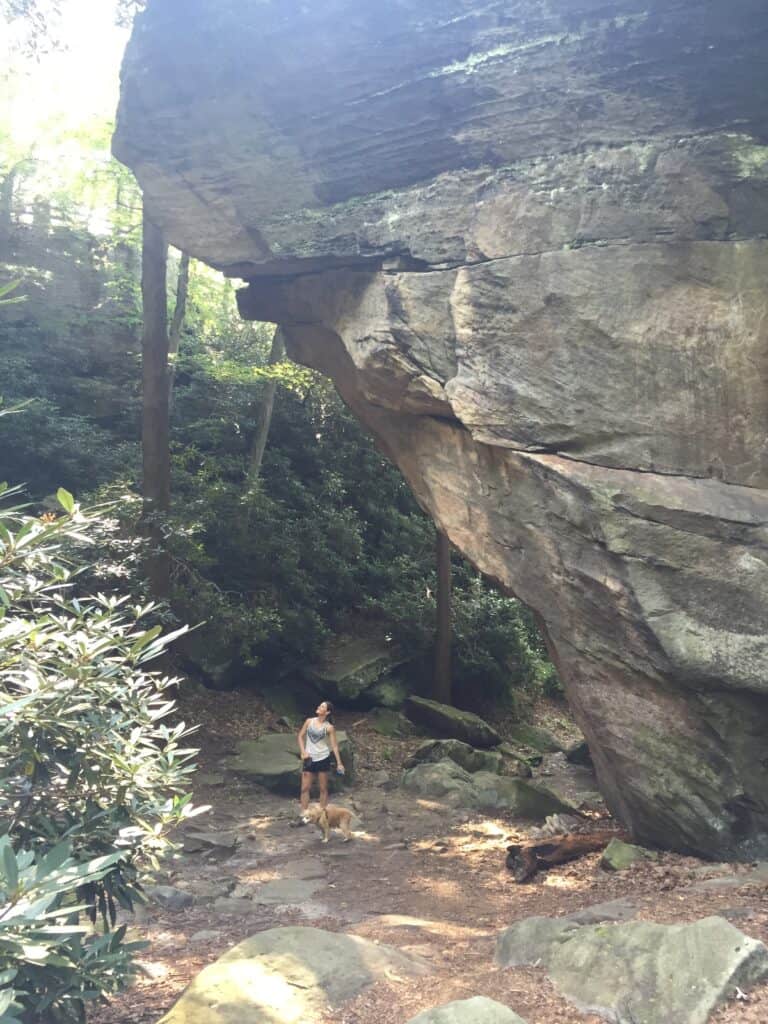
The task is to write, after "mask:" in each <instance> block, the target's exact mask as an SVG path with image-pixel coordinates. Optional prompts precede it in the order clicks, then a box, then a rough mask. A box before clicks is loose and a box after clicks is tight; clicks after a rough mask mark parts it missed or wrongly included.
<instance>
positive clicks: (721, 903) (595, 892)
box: [89, 695, 768, 1024]
mask: <svg viewBox="0 0 768 1024" xmlns="http://www.w3.org/2000/svg"><path fill="white" fill-rule="evenodd" d="M244 699H245V698H243V697H240V698H239V701H240V703H241V704H242V702H243V700H244ZM236 701H237V697H236V695H223V696H222V695H218V696H217V698H216V712H215V714H217V715H218V716H219V718H218V720H217V719H216V718H215V717H214V718H211V715H212V713H213V709H212V708H207V709H206V710H205V715H206V716H207V717H204V718H203V719H202V720H205V721H207V723H208V724H207V725H206V728H205V731H204V733H202V734H201V736H200V741H201V746H202V751H201V766H202V769H203V773H202V777H201V779H200V781H199V782H198V785H196V786H195V787H194V788H195V800H196V802H198V803H210V804H211V805H212V811H211V812H210V813H209V814H208V815H206V816H204V817H202V818H199V819H196V821H195V826H196V827H197V828H198V829H199V830H201V831H206V832H209V831H210V832H214V833H218V834H219V835H220V836H221V835H223V836H224V838H225V840H226V841H228V842H231V841H234V846H233V847H232V848H230V849H227V848H226V847H224V848H213V849H203V850H200V851H198V852H196V853H187V854H184V855H183V856H182V857H181V858H180V859H179V860H178V861H177V862H176V863H175V864H174V865H173V868H172V870H171V871H170V872H169V873H168V875H167V876H166V877H165V878H164V879H162V881H164V882H168V883H169V884H171V885H173V886H175V887H177V888H178V889H181V890H186V891H187V892H189V893H192V894H194V896H195V903H194V905H192V906H191V907H188V908H186V909H183V910H178V911H175V912H171V911H169V910H164V909H161V908H160V907H158V906H156V905H154V904H153V905H150V906H149V907H148V908H146V909H142V911H141V912H140V913H139V914H138V915H137V920H136V922H135V931H136V932H137V933H138V934H140V935H141V937H144V938H147V939H148V940H149V941H150V943H151V945H150V948H149V949H148V950H147V951H146V953H145V954H143V956H142V961H143V964H144V967H145V970H146V972H147V974H146V977H144V978H141V979H140V980H139V981H138V982H137V983H136V984H135V985H134V986H133V988H132V989H131V990H130V991H129V992H127V993H125V994H124V995H123V996H121V997H120V998H118V999H116V1000H115V1001H114V1002H113V1003H112V1004H111V1005H110V1006H108V1007H103V1008H99V1009H97V1010H94V1011H93V1012H92V1013H91V1014H90V1015H89V1022H90V1024H129V1022H130V1024H147V1022H154V1021H157V1020H158V1019H159V1018H160V1017H161V1016H162V1014H163V1013H164V1012H165V1011H166V1010H168V1009H169V1008H170V1007H171V1006H172V1005H173V1003H174V1002H175V1001H176V999H177V998H178V996H179V995H180V994H181V992H182V990H183V989H184V987H185V986H186V984H187V983H188V982H189V981H190V980H191V979H192V978H193V977H194V975H195V974H196V973H197V972H198V971H200V970H201V969H202V968H203V967H204V966H206V964H208V963H210V962H211V961H213V960H214V959H216V957H218V956H219V955H220V954H221V953H223V952H224V951H225V950H226V949H228V948H229V947H230V946H232V945H233V944H234V943H236V942H239V941H240V940H242V939H244V938H246V937H247V936H248V935H251V934H253V933H255V932H257V931H261V930H263V929H266V928H271V927H275V926H278V925H285V924H305V925H313V926H316V927H320V928H326V929H329V930H334V931H338V930H341V931H347V932H350V933H354V934H358V935H362V936H364V937H366V938H369V939H375V940H379V941H381V942H386V943H389V944H391V945H394V946H398V947H400V948H402V949H404V950H407V951H411V952H413V953H418V954H420V955H421V956H423V957H425V958H427V959H428V960H429V961H430V962H431V963H432V964H433V965H434V968H435V971H434V975H433V976H431V977H428V978H420V979H399V978H392V979H391V980H389V981H387V982H386V983H384V982H380V983H378V984H377V985H375V986H373V987H372V988H369V989H367V990H366V991H365V992H363V993H362V994H361V995H360V996H359V997H358V998H357V999H356V1000H354V1001H353V1002H351V1003H349V1004H347V1005H346V1006H344V1007H343V1008H342V1009H341V1010H336V1011H334V1012H333V1013H329V1014H328V1016H327V1017H326V1018H322V1019H321V1021H318V1022H317V1024H330V1022H331V1021H333V1022H334V1024H404V1022H405V1021H407V1020H408V1019H409V1018H410V1017H411V1016H413V1015H415V1014H416V1013H418V1012H420V1011H421V1010H423V1009H426V1008H427V1007H430V1006H434V1005H438V1004H440V1003H442V1002H447V1001H449V1000H451V999H458V998H467V997H469V996H471V995H487V996H490V997H492V998H496V999H498V1000H499V1001H500V1002H502V1003H506V1004H507V1005H509V1006H510V1007H511V1008H512V1009H514V1010H515V1011H516V1012H517V1013H519V1014H520V1015H521V1016H522V1017H523V1018H524V1019H525V1020H526V1021H527V1022H528V1024H577V1022H579V1024H598V1021H599V1018H598V1017H595V1016H589V1015H584V1014H581V1013H579V1012H578V1011H577V1010H575V1009H574V1008H573V1007H572V1006H570V1005H569V1004H568V1003H567V1002H565V1000H563V999H561V998H560V997H559V996H558V995H557V994H556V992H555V991H554V989H553V988H552V986H551V985H550V983H549V982H548V981H547V979H546V976H545V974H544V972H543V971H541V970H537V969H533V968H517V969H510V970H504V971H502V970H500V969H498V968H497V967H496V966H495V965H494V962H493V950H494V943H495V939H496V936H497V934H498V932H499V931H500V930H501V929H502V928H504V927H506V926H507V925H509V924H510V923H511V922H512V921H514V920H517V919H519V918H523V917H528V916H531V915H535V914H539V915H546V916H560V915H564V914H569V913H571V912H573V911H576V910H580V909H582V908H584V907H587V906H590V905H592V904H595V903H601V902H604V901H607V900H611V899H616V898H618V897H631V899H632V900H633V902H634V903H635V904H636V905H637V907H638V908H639V913H638V916H639V917H640V918H644V919H647V920H653V921H658V922H663V923H673V922H682V921H692V920H696V919H697V918H700V917H704V916H707V915H709V914H715V913H719V914H724V916H727V917H729V918H730V919H731V920H732V921H733V922H734V924H736V925H737V927H740V928H741V929H742V930H743V931H745V932H746V933H747V934H749V935H752V936H754V937H755V938H759V939H761V940H763V941H764V942H765V941H768V892H767V891H766V886H765V885H764V884H763V885H762V886H759V885H749V886H746V887H741V888H738V887H736V884H735V883H734V884H733V885H726V886H723V887H722V888H712V889H709V890H702V889H701V888H698V886H700V885H701V882H702V880H703V879H704V877H705V876H706V875H707V874H710V873H711V874H716V873H719V874H723V869H722V868H721V869H720V870H719V871H718V872H716V871H714V870H711V866H708V865H704V864H703V863H702V862H700V861H698V860H695V859H693V858H685V857H680V856H677V855H673V854H662V855H661V856H660V858H659V860H658V861H657V862H655V863H646V864H642V865H640V866H638V867H636V868H634V869H632V870H630V871H625V872H620V873H616V874H608V873H606V872H604V871H602V870H600V869H599V867H598V860H599V855H598V854H593V855H590V856H587V857H584V858H583V859H581V860H580V861H578V862H575V863H572V864H567V865H563V866H561V867H558V868H554V869H552V870H550V871H549V872H547V873H546V874H544V875H540V876H539V877H538V878H537V879H536V880H535V881H534V882H532V883H530V884H528V885H523V886H518V885H515V884H514V882H513V881H512V879H511V876H510V875H509V873H508V872H507V871H506V869H505V866H504V853H505V846H506V840H507V837H508V836H510V835H516V836H520V837H523V836H525V835H526V834H527V833H528V832H529V827H528V826H526V825H525V824H524V823H521V822H515V821H511V820H504V819H502V818H489V817H488V816H486V815H483V814H480V813H470V812H466V811H454V810H450V809H447V808H445V807H443V806H441V805H439V804H436V803H431V802H429V801H425V800H414V799H413V798H411V797H409V796H406V795H405V794H403V793H402V792H401V791H400V790H398V789H397V788H396V780H397V778H398V777H399V766H400V764H401V762H402V760H403V758H404V757H405V756H406V754H407V752H408V751H409V750H410V749H411V748H412V747H413V746H414V742H413V741H397V740H382V739H381V738H380V737H377V736H375V734H373V733H372V732H371V731H370V729H369V728H368V726H367V723H366V722H365V721H364V719H363V721H360V719H361V718H362V717H363V716H359V715H358V716H354V715H352V716H346V720H345V721H343V722H341V723H340V725H342V726H343V727H344V728H346V729H347V731H348V732H349V733H350V734H351V736H352V738H353V741H354V742H355V745H356V747H357V750H358V759H359V760H361V761H364V764H362V765H361V767H360V770H359V781H358V782H357V783H356V785H355V786H354V787H353V788H352V789H351V790H350V791H349V792H348V793H347V794H346V795H345V797H344V798H343V799H342V800H341V801H340V802H343V803H346V804H347V805H348V806H351V807H354V808H355V809H356V811H357V812H358V813H359V816H360V823H359V825H358V829H357V833H356V837H355V839H354V841H352V842H350V843H348V844H345V843H343V842H342V838H341V835H340V834H339V833H333V834H332V836H331V841H330V843H328V844H327V845H324V844H322V843H321V841H320V839H321V835H320V833H319V832H318V831H317V830H316V829H315V828H314V827H312V826H305V827H302V828H291V827H289V823H290V822H291V821H292V820H294V818H295V815H296V805H295V804H294V803H292V802H291V801H286V800H283V799H279V798H277V797H275V796H272V795H270V794H268V793H265V792H264V791H263V790H261V789H259V788H258V787H256V786H253V785H251V784H250V783H247V782H245V781H242V780H239V779H237V778H235V777H233V776H232V775H230V774H226V775H224V774H223V773H222V772H221V766H222V763H223V760H224V758H225V757H226V756H227V755H228V754H229V753H230V752H231V750H232V742H233V740H236V739H237V738H239V737H238V736H234V735H233V733H232V731H231V724H226V723H231V721H232V720H236V721H238V722H239V731H240V732H241V733H243V732H246V731H247V732H248V734H249V735H254V730H256V729H258V731H263V730H264V727H265V725H269V721H268V718H266V719H265V717H264V716H263V713H262V712H261V711H260V710H259V709H256V710H255V711H254V716H255V717H254V719H253V720H252V721H251V722H250V723H249V722H248V721H247V720H245V719H244V718H243V716H242V714H241V715H240V716H239V717H237V716H231V715H230V713H229V712H230V711H232V710H234V708H235V706H236V703H235V702H236ZM194 710H195V709H193V711H194ZM197 710H198V711H199V710H201V709H197ZM355 723H358V724H355ZM360 751H365V755H364V756H363V757H362V758H361V757H360ZM384 765H386V767H385V768H384V767H383V766H384ZM384 772H386V774H387V775H388V777H389V778H388V781H386V782H384ZM211 773H219V774H220V775H222V776H223V777H222V778H220V779H216V778H215V777H214V778H213V779H211V778H210V776H211ZM574 777H575V778H576V781H577V783H583V778H582V779H580V778H579V777H578V773H576V775H575V776H574ZM545 781H546V780H545ZM560 781H562V780H560ZM374 782H375V783H376V784H375V785H374V784H372V783H374ZM211 783H213V784H211ZM227 837H229V839H228V838H227ZM736 881H738V880H736ZM265 883H274V884H272V885H271V886H267V887H266V888H264V885H265ZM257 893H258V898H259V902H256V901H255V900H254V898H253V897H254V896H255V895H256V894H257ZM263 900H267V901H269V900H274V902H262V901H263ZM712 1020H713V1022H715V1021H716V1022H717V1024H735V1022H740V1024H758V1022H760V1024H765V1022H766V1021H768V986H766V987H764V988H763V989H760V990H755V991H754V992H753V993H752V994H751V996H750V998H749V1000H748V1001H746V1002H745V1001H739V1002H735V1003H733V1004H730V1005H728V1006H726V1007H724V1008H723V1009H722V1010H720V1011H719V1012H718V1013H717V1014H716V1015H715V1016H714V1017H713V1018H712ZM308 1024H310V1022H308ZM670 1024H672V1022H670Z"/></svg>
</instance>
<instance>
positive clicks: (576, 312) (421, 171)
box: [114, 0, 768, 858]
mask: <svg viewBox="0 0 768 1024" xmlns="http://www.w3.org/2000/svg"><path fill="white" fill-rule="evenodd" d="M767 45H768V8H767V7H766V5H765V3H764V0H733V2H731V3H730V4H728V5H723V4H712V3H711V2H709V0H698V2H694V0H678V2H674V0H645V2H633V0H615V2H611V3H607V2H605V0H550V2H547V3H544V2H541V0H518V2H516V3H509V0H379V2H377V3H375V4H374V3H365V2H364V3H362V4H361V3H360V0H315V2H314V3H312V4H308V3H305V2H303V0H302V2H298V0H253V2H251V3H237V4H236V3H234V2H231V0H183V2H182V0H150V2H149V4H148V9H147V11H146V12H145V13H144V14H143V15H141V16H140V17H139V18H138V19H137V22H136V27H135V30H134V33H133V37H132V40H131V43H130V45H129V48H128V51H127V54H126V59H125V63H124V68H123V89H122V98H121V104H120V110H119V116H118V127H117V132H116V135H115V143H114V149H115V153H116V155H117V156H118V158H119V159H121V160H122V161H123V162H124V163H126V164H128V166H130V167H131V168H132V169H133V170H134V171H135V173H136V175H137V177H138V179H139V182H140V184H141V186H142V188H143V189H144V191H145V195H146V197H147V201H148V204H149V206H150V208H151V210H152V212H153V216H154V218H155V219H156V220H157V222H158V223H159V224H160V225H161V226H162V227H163V228H164V230H165V232H166V234H167V236H168V238H169V239H170V241H171V242H173V244H175V245H177V246H179V247H180V248H183V249H185V250H186V251H188V252H190V253H191V254H192V255H194V256H196V257H198V258H200V259H203V260H205V261H206V262H208V263H210V264H211V265H213V266H216V267H219V268H221V269H223V270H224V271H225V272H226V273H229V274H231V275H232V276H239V277H242V278H244V279H246V281H248V282H249V283H248V286H247V288H246V289H244V290H243V292H241V311H242V312H243V314H244V315H245V316H248V317H252V318H257V319H266V320H274V321H275V322H277V323H280V324H282V325H283V328H284V331H285V334H286V340H287V343H288V345H289V351H290V352H291V353H292V355H294V356H295V357H296V358H297V359H299V360H301V361H303V362H305V363H307V364H308V365H311V366H316V367H318V368H320V369H322V370H324V371H325V372H327V373H329V374H331V375H332V376H333V377H334V379H335V381H336V383H337V386H338V387H339V390H340V391H341V393H342V395H343V396H344V398H345V399H346V401H347V402H348V403H349V404H350V406H351V407H352V408H353V409H354V410H355V412H356V413H357V415H358V416H359V417H360V419H361V420H362V421H363V422H364V423H365V424H366V425H367V427H368V428H369V429H370V430H371V431H372V432H373V434H374V435H375V436H376V437H377V439H378V440H379V443H380V444H381V445H382V447H383V448H384V449H385V450H386V451H387V453H388V454H389V455H390V457H391V458H392V459H393V460H394V461H395V462H396V463H397V464H398V465H399V466H400V468H401V469H402V470H403V472H404V473H405V475H406V477H407V479H408V480H409V482H410V484H411V486H412V487H413V489H414V491H415V493H416V495H417V497H418V499H419V501H420V502H421V504H422V505H423V507H424V508H425V509H427V510H429V512H430V513H431V514H432V515H433V516H434V518H435V520H436V521H437V522H438V523H439V524H440V526H441V527H442V528H443V529H444V530H445V531H446V532H447V533H448V535H449V536H450V537H451V539H452V540H453V542H454V543H455V544H456V545H457V546H458V547H459V548H460V549H461V550H462V551H463V552H464V553H465V554H466V555H467V556H468V557H469V558H470V559H471V560H472V561H473V562H474V563H475V564H476V565H477V566H478V567H479V568H480V569H482V570H483V571H484V572H486V573H487V574H488V575H489V576H492V577H493V578H495V579H496V580H498V581H499V583H500V584H501V585H502V586H504V587H506V588H507V589H508V590H510V591H512V592H514V593H515V594H517V595H518V596H519V597H521V598H522V599H523V600H525V601H526V602H528V603H529V604H530V605H531V606H532V607H533V608H535V609H536V610H537V611H538V612H539V614H540V616H541V618H542V620H543V621H544V623H545V626H546V631H547V634H548V637H549V640H550V643H551V647H552V650H553V653H554V656H555V658H556V660H557V662H558V665H559V667H560V671H561V674H562V676H563V679H564V681H565V685H566V689H567V692H568V695H569V698H570V701H571V704H572V707H573V709H574V712H575V714H576V715H577V717H578V720H579V723H580V724H581V726H582V728H583V729H584V732H585V734H586V735H587V738H588V740H589V742H590V745H591V747H592V749H593V752H594V756H595V762H596V766H597V770H598V774H599V778H600V783H601V786H602V788H603V791H604V793H605V795H606V797H607V799H608V801H609V804H610V806H611V808H612V809H613V810H614V812H615V813H616V814H618V816H619V817H620V818H621V819H622V820H623V821H624V822H625V823H626V824H627V825H629V826H630V828H632V829H633V830H634V832H635V834H636V836H637V837H638V838H640V839H641V840H644V841H647V842H651V843H657V844H659V845H661V846H670V847H674V848H677V849H681V850H686V851H692V852H697V853H702V854H704V855H711V856H716V857H735V858H751V857H755V856H766V855H767V854H768V785H767V783H768V743H767V742H766V736H768V640H767V638H766V610H767V609H768V600H767V598H768V547H767V540H768V533H767V532H766V524H768V494H767V493H766V490H765V488H766V481H767V480H768V400H767V399H768V396H767V395H766V385H767V383H768V344H767V342H768V337H767V335H768V241H767V240H766V236H768V147H767V146H766V143H768V75H766V71H765V52H766V46H767Z"/></svg>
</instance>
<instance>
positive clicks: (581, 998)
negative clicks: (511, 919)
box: [496, 917, 768, 1024]
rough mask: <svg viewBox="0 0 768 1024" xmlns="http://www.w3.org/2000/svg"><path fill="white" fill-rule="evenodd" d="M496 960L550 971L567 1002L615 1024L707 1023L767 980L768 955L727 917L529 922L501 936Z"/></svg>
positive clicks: (513, 926) (536, 919)
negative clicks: (739, 992) (736, 996)
mask: <svg viewBox="0 0 768 1024" xmlns="http://www.w3.org/2000/svg"><path fill="white" fill-rule="evenodd" d="M547 922H548V923H547ZM496 955H497V959H498V961H499V962H500V963H501V964H502V966H516V965H520V964H540V965H541V966H544V967H545V968H546V970H547V973H548V975H549V977H550V980H551V981H552V982H553V983H554V985H555V987H556V988H557V989H558V991H559V992H560V993H561V994H562V995H563V996H565V998H566V999H568V1000H570V1002H572V1003H574V1004H575V1005H576V1006H577V1007H578V1008H579V1009H580V1010H581V1011H582V1012H584V1013H596V1014H599V1015H600V1016H601V1017H604V1018H605V1019H606V1020H609V1021H611V1022H613V1024H671V1022H672V1021H674V1024H706V1021H707V1020H708V1019H709V1015H710V1013H711V1012H712V1010H713V1009H714V1008H715V1007H716V1006H717V1005H718V1004H719V1003H721V1002H723V1001H724V1000H725V999H726V998H728V997H729V996H731V995H732V994H733V992H734V991H735V989H736V987H737V986H738V987H739V988H741V989H743V990H746V989H748V988H749V986H750V985H751V984H753V983H754V982H757V981H759V980H762V979H763V978H766V977H768V948H766V946H764V945H763V943H762V942H758V941H757V939H751V938H749V937H748V936H746V935H744V934H743V932H740V931H739V930H738V929H737V928H734V927H733V925H731V924H729V923H728V921H726V920H724V919H723V918H722V917H707V918H704V919H702V920H700V921H696V922H695V923H693V924H685V925H682V924H678V925H661V924H651V923H649V922H646V921H632V922H629V923H625V924H615V925H589V926H583V927H578V926H576V927H574V923H573V922H567V921H564V920H552V919H547V918H529V919H527V920H524V921H518V922H517V923H516V924H514V925H512V927H511V928H508V929H506V930H505V931H504V932H503V933H502V934H501V935H500V936H499V940H498V944H497V950H496Z"/></svg>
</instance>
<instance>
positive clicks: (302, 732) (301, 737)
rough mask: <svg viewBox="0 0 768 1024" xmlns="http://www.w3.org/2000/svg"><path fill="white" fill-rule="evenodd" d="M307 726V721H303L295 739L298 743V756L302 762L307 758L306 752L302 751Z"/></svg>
mask: <svg viewBox="0 0 768 1024" xmlns="http://www.w3.org/2000/svg"><path fill="white" fill-rule="evenodd" d="M308 726H309V719H308V718H307V719H305V721H304V725H302V727H301V728H300V729H299V735H298V736H297V737H296V738H297V740H298V741H299V754H300V755H301V759H302V761H303V760H304V758H305V757H306V756H307V752H306V750H305V749H304V737H305V736H306V735H307V727H308Z"/></svg>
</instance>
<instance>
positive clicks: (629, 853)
mask: <svg viewBox="0 0 768 1024" xmlns="http://www.w3.org/2000/svg"><path fill="white" fill-rule="evenodd" d="M656 857H657V854H655V853H652V852H651V851H650V850H644V849H643V848H642V846H635V845H634V844H633V843H625V842H623V841H622V840H621V839H612V840H611V841H610V843H609V844H608V845H607V846H606V848H605V849H604V850H603V855H602V857H601V858H600V867H601V868H605V870H606V871H625V870H626V869H627V868H631V867H632V865H633V864H639V863H641V862H642V861H647V860H656Z"/></svg>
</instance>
